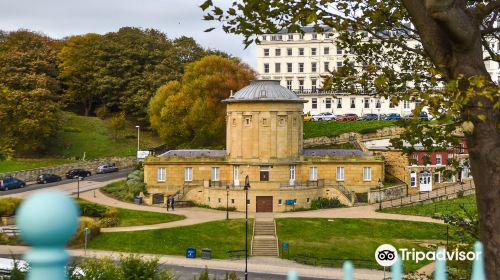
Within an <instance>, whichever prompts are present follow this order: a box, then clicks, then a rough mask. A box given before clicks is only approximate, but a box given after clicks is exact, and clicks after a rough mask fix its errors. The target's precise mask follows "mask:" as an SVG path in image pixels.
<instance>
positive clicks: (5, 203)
mask: <svg viewBox="0 0 500 280" xmlns="http://www.w3.org/2000/svg"><path fill="white" fill-rule="evenodd" d="M21 202H22V199H20V198H16V197H7V198H1V199H0V216H3V217H8V216H14V214H15V212H16V209H17V207H18V206H19V204H21Z"/></svg>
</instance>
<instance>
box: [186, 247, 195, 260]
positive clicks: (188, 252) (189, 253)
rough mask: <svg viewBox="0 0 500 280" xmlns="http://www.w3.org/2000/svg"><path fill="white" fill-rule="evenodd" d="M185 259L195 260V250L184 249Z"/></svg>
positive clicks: (191, 248)
mask: <svg viewBox="0 0 500 280" xmlns="http://www.w3.org/2000/svg"><path fill="white" fill-rule="evenodd" d="M186 258H188V259H196V249H195V248H193V247H188V248H187V249H186Z"/></svg>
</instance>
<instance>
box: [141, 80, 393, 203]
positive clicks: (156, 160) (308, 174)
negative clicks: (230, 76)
mask: <svg viewBox="0 0 500 280" xmlns="http://www.w3.org/2000/svg"><path fill="white" fill-rule="evenodd" d="M223 102H224V103H226V104H227V110H226V111H227V113H226V149H225V150H206V149H194V150H170V151H167V152H166V153H163V154H161V155H158V156H154V157H153V156H152V157H147V158H146V159H145V162H144V174H145V176H144V177H145V182H146V184H147V187H148V192H149V193H150V194H151V195H150V197H148V198H147V199H146V202H147V203H161V201H158V200H155V199H154V197H155V195H157V196H158V195H159V196H160V197H161V196H168V195H177V196H181V199H182V200H192V201H193V202H196V203H198V204H204V205H208V206H210V207H214V208H215V207H226V205H227V204H228V205H229V206H230V207H235V208H236V209H238V210H244V209H245V191H244V189H243V186H244V184H245V177H246V176H249V180H250V190H249V201H248V204H249V210H250V211H256V212H279V211H286V210H291V209H292V208H294V207H295V208H302V207H303V208H308V207H310V203H311V201H312V200H314V199H318V198H320V197H337V198H339V200H340V201H341V202H342V203H344V204H347V205H351V204H352V203H353V201H354V196H355V194H356V193H366V192H368V191H369V190H370V189H371V188H376V187H377V186H378V184H380V182H383V181H384V160H383V157H382V156H373V155H369V154H366V153H363V152H362V151H359V150H336V149H304V148H303V120H302V114H303V108H304V103H305V102H307V101H304V100H302V99H300V98H299V97H298V96H297V95H296V94H295V93H294V92H292V91H291V90H289V89H287V88H286V87H283V86H281V85H280V82H279V81H274V80H257V81H253V82H252V83H251V84H250V85H248V86H247V87H245V88H243V89H241V90H240V91H238V92H236V93H234V94H232V95H231V96H230V97H229V98H228V99H226V100H224V101H223Z"/></svg>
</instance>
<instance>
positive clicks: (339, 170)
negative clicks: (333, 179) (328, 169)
mask: <svg viewBox="0 0 500 280" xmlns="http://www.w3.org/2000/svg"><path fill="white" fill-rule="evenodd" d="M337 181H344V167H341V166H339V167H337Z"/></svg>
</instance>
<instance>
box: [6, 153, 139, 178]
mask: <svg viewBox="0 0 500 280" xmlns="http://www.w3.org/2000/svg"><path fill="white" fill-rule="evenodd" d="M136 163H137V161H136V158H135V157H109V158H100V159H95V160H85V161H77V162H75V163H68V164H63V165H57V166H51V167H42V168H35V169H30V170H20V171H13V172H5V173H0V178H3V177H7V176H12V177H15V178H18V179H21V180H23V181H25V182H31V181H36V177H37V176H38V175H40V174H44V173H52V174H57V175H59V176H61V177H63V178H64V176H65V174H66V172H68V170H70V169H73V168H82V169H85V170H88V171H90V172H92V174H95V173H96V169H97V167H98V166H99V165H103V164H115V165H116V166H117V167H118V168H119V169H123V168H129V167H133V166H134V165H135V164H136Z"/></svg>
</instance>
